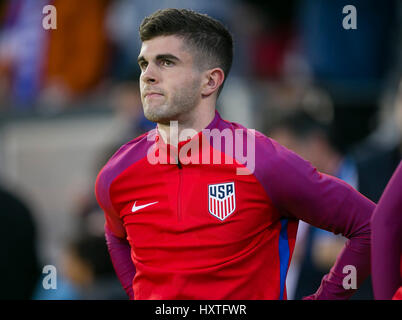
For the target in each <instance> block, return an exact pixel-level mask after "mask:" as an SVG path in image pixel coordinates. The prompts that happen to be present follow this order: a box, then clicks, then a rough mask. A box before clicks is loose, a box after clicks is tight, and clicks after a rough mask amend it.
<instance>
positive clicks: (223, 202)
mask: <svg viewBox="0 0 402 320" xmlns="http://www.w3.org/2000/svg"><path fill="white" fill-rule="evenodd" d="M235 209H236V194H235V184H234V182H227V183H218V184H210V185H208V210H209V213H210V214H212V215H213V216H214V217H216V218H218V219H219V220H221V221H223V220H225V219H226V218H227V217H229V216H230V215H231V214H232V213H233V212H234V211H235Z"/></svg>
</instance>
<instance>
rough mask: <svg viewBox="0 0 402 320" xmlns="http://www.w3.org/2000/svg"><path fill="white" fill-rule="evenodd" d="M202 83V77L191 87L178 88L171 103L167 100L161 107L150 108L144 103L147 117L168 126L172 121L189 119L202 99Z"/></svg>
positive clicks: (194, 81)
mask: <svg viewBox="0 0 402 320" xmlns="http://www.w3.org/2000/svg"><path fill="white" fill-rule="evenodd" d="M200 83H201V79H200V77H195V78H194V79H193V81H192V83H191V85H188V86H185V87H182V88H176V90H175V91H174V92H172V93H171V99H169V100H170V101H168V100H165V101H164V102H163V103H162V104H161V105H157V106H151V107H148V106H147V105H146V102H145V101H144V102H143V105H144V115H145V117H146V118H147V119H148V120H150V121H153V122H156V123H160V124H164V125H168V124H169V123H170V121H179V122H180V120H182V119H185V118H187V116H188V115H189V114H190V113H191V111H192V110H194V109H195V107H196V106H197V105H198V103H199V100H200V99H201V95H200ZM164 97H165V99H166V98H167V97H166V96H164Z"/></svg>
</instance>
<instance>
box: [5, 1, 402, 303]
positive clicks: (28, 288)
mask: <svg viewBox="0 0 402 320" xmlns="http://www.w3.org/2000/svg"><path fill="white" fill-rule="evenodd" d="M48 4H52V5H54V6H55V7H56V9H57V29H56V30H45V29H44V28H43V27H42V19H43V18H44V16H45V15H44V14H43V13H42V9H43V7H44V6H45V5H48ZM346 5H354V6H355V7H356V10H357V29H356V30H353V29H351V30H345V29H344V28H343V27H342V21H343V19H344V17H345V16H346V14H343V13H342V9H343V7H344V6H346ZM168 7H176V8H191V9H194V10H197V11H200V12H203V13H207V14H209V15H211V16H212V17H215V18H217V19H219V20H220V21H222V22H224V24H225V25H226V26H228V28H229V29H230V30H231V32H232V33H233V35H234V38H235V59H234V63H233V68H232V71H231V74H230V76H229V79H228V81H227V82H226V85H225V89H224V90H223V92H222V95H221V97H220V98H219V101H218V110H219V111H220V112H221V114H222V115H223V116H224V118H226V119H228V120H231V121H235V122H240V123H242V124H243V125H245V126H247V127H250V128H255V129H257V130H259V131H261V132H263V133H264V134H266V135H268V136H271V137H273V138H275V139H277V140H278V141H279V142H281V143H282V144H284V145H285V146H287V147H288V148H290V149H292V150H294V151H296V152H297V153H299V154H300V155H302V156H303V157H304V158H306V159H307V160H309V161H311V162H312V163H313V165H315V166H316V167H317V168H318V169H319V170H321V171H323V172H326V173H329V174H332V175H336V176H338V177H340V178H342V179H344V180H346V181H347V182H349V183H350V184H352V185H353V186H354V187H356V188H357V189H358V190H359V191H360V192H362V193H363V194H365V195H366V196H367V197H369V198H370V199H372V200H373V201H377V200H378V199H379V196H380V195H381V193H382V191H383V189H384V187H385V184H386V183H387V181H388V179H389V177H390V176H391V174H392V172H393V170H394V169H395V168H396V166H397V164H398V162H399V161H400V159H401V154H402V148H401V146H402V143H401V141H402V140H401V139H402V87H400V83H401V81H400V80H401V71H402V47H401V46H402V2H401V1H397V0H386V1H382V2H379V1H376V0H334V1H326V0H300V1H296V0H289V1H264V0H248V1H246V0H220V1H213V0H152V1H145V0H144V1H142V0H85V1H79V0H53V1H51V0H0V185H1V186H2V188H3V189H4V190H7V192H8V193H5V196H4V200H3V201H2V202H3V204H2V205H3V207H1V205H0V208H2V209H3V210H1V211H2V212H1V214H2V217H3V219H2V235H1V237H0V240H1V250H0V252H1V254H2V258H1V260H0V274H1V277H3V278H4V280H2V288H4V289H3V290H2V292H1V294H0V298H1V299H12V298H16V299H125V294H124V292H123V290H122V289H121V288H120V285H119V283H118V280H117V278H116V277H115V275H114V272H113V270H112V266H111V264H110V261H109V259H108V256H107V250H106V246H105V243H104V238H103V214H102V212H100V210H99V208H98V207H97V205H96V202H95V198H94V182H95V178H96V175H97V173H98V171H99V170H100V168H101V167H102V166H103V164H104V163H105V161H106V159H108V157H109V156H110V155H111V154H112V153H113V152H114V151H115V150H116V149H117V148H118V147H119V146H120V145H122V144H123V143H125V142H128V141H129V140H131V139H133V138H134V137H136V136H138V135H139V134H141V133H142V132H144V131H147V130H149V129H150V128H152V127H153V124H152V123H149V122H148V121H147V120H146V119H144V117H143V114H142V107H141V101H140V97H139V88H138V82H137V81H138V76H139V69H138V66H137V64H136V58H137V55H138V53H139V49H140V47H141V43H140V40H139V36H138V27H139V25H140V23H141V21H142V19H143V18H144V17H145V16H146V15H148V14H150V13H152V12H154V11H155V10H157V9H162V8H168ZM15 197H16V198H15ZM16 204H19V205H20V206H17V207H18V209H14V208H16V207H15V206H16ZM16 215H21V218H16ZM29 221H30V222H29ZM22 226H24V227H22ZM344 241H345V239H343V238H342V237H341V236H334V235H330V234H329V233H327V232H322V231H319V230H316V229H314V228H311V227H310V226H308V225H305V224H301V226H300V228H299V234H298V240H297V249H296V251H295V254H294V257H293V263H292V266H291V269H290V271H289V277H288V282H287V284H288V296H289V298H290V299H300V298H301V297H303V296H305V295H308V294H311V293H312V292H313V291H314V290H315V289H316V288H317V287H318V286H319V284H320V279H321V277H322V276H323V275H324V274H325V273H327V272H328V270H329V267H330V266H331V265H332V264H333V262H334V259H335V257H336V255H337V253H338V252H339V250H340V248H341V247H342V246H343V244H344ZM16 252H20V253H19V254H17V253H16ZM45 265H54V266H56V268H57V271H58V274H57V277H58V278H57V279H58V283H57V285H58V288H57V290H44V289H43V288H42V279H43V277H44V275H43V274H42V268H43V267H44V266H45ZM3 284H4V286H3ZM359 298H360V299H372V293H371V287H370V281H369V280H368V281H366V283H365V285H364V287H363V288H362V290H360V292H359V293H358V294H356V296H355V299H359Z"/></svg>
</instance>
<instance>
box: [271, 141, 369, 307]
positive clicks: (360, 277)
mask: <svg viewBox="0 0 402 320" xmlns="http://www.w3.org/2000/svg"><path fill="white" fill-rule="evenodd" d="M271 144H272V145H271V148H272V149H271V151H270V157H269V161H268V168H267V170H266V171H267V177H266V179H267V181H268V182H269V183H268V193H269V195H270V197H271V199H272V200H273V202H274V204H275V205H276V206H277V208H278V209H279V211H280V212H281V213H282V215H283V216H286V217H289V218H296V219H299V220H303V221H305V222H307V223H309V224H311V225H313V226H315V227H318V228H321V229H324V230H327V231H331V232H333V233H335V234H342V235H343V236H345V237H346V238H348V241H347V243H346V244H345V247H344V248H343V250H342V252H341V253H340V254H339V256H338V258H337V260H336V262H335V264H334V266H333V267H332V268H331V270H330V272H329V274H327V275H325V276H324V277H323V279H322V282H321V285H320V287H319V288H318V290H317V291H316V293H315V294H313V295H311V296H309V297H307V298H306V299H348V298H349V297H350V296H352V295H353V293H354V292H355V291H356V289H354V288H353V286H352V288H351V289H345V288H344V285H343V284H344V280H345V278H346V277H347V276H348V275H349V274H351V272H352V271H350V270H352V269H351V267H352V268H353V267H354V268H355V269H354V270H355V271H356V284H357V287H359V286H360V284H361V283H362V282H363V281H364V280H365V279H366V278H367V276H368V275H369V274H370V240H371V239H370V237H371V228H370V217H371V213H372V211H373V210H374V208H375V204H374V203H373V202H372V201H370V200H369V199H367V198H366V197H364V196H363V195H361V194H360V193H359V192H357V191H356V190H355V189H353V188H352V187H351V186H349V185H348V184H346V183H345V182H343V181H341V180H340V179H337V178H335V177H332V176H329V175H326V174H322V173H320V172H318V171H317V170H316V169H315V168H314V167H313V166H312V165H311V164H310V163H309V162H307V161H305V160H303V159H302V158H300V157H299V156H298V155H296V154H295V153H293V152H291V151H290V150H288V149H286V148H284V147H283V146H281V145H280V144H278V143H277V142H275V141H274V140H271ZM346 281H347V279H346ZM346 287H347V288H349V287H348V286H346Z"/></svg>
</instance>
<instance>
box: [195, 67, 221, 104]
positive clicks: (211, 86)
mask: <svg viewBox="0 0 402 320" xmlns="http://www.w3.org/2000/svg"><path fill="white" fill-rule="evenodd" d="M224 79H225V73H224V72H223V70H222V69H221V68H214V69H210V70H208V71H206V72H205V76H204V78H203V85H202V91H201V94H202V95H203V96H206V97H208V96H210V95H211V94H213V93H214V92H218V90H219V87H220V86H221V85H222V83H223V80H224Z"/></svg>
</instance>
